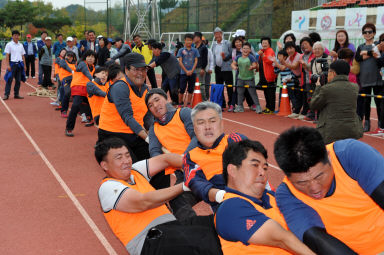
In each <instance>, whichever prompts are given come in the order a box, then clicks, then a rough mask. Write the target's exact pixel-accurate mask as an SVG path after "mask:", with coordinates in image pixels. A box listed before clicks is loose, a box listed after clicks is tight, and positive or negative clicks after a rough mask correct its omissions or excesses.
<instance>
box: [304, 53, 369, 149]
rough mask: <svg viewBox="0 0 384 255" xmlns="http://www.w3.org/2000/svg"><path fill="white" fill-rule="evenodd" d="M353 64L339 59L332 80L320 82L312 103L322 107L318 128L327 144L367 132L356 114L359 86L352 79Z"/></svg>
mask: <svg viewBox="0 0 384 255" xmlns="http://www.w3.org/2000/svg"><path fill="white" fill-rule="evenodd" d="M349 71H350V66H349V64H348V63H347V62H346V61H344V60H336V61H335V62H333V63H332V64H331V65H330V68H329V71H328V83H327V84H325V85H323V86H322V85H321V84H320V78H318V80H317V82H316V89H315V92H314V94H313V97H312V100H311V102H310V104H309V107H310V109H311V110H312V111H319V112H320V116H319V121H318V123H317V129H318V130H319V132H320V133H321V135H322V136H323V138H324V142H325V143H326V144H328V143H331V142H334V141H336V140H341V139H346V138H354V139H359V138H361V137H362V136H363V130H362V125H361V122H360V120H359V118H358V116H357V114H356V108H357V96H358V93H359V87H358V85H357V84H356V83H351V82H349V81H348V74H349Z"/></svg>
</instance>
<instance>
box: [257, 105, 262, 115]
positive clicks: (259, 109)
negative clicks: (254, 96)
mask: <svg viewBox="0 0 384 255" xmlns="http://www.w3.org/2000/svg"><path fill="white" fill-rule="evenodd" d="M262 112H263V110H262V109H261V106H260V105H256V113H258V114H261V113H262Z"/></svg>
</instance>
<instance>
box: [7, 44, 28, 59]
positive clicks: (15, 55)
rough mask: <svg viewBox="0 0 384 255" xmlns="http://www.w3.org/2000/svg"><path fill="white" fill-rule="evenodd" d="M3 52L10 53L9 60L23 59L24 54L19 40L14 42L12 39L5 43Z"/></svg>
mask: <svg viewBox="0 0 384 255" xmlns="http://www.w3.org/2000/svg"><path fill="white" fill-rule="evenodd" d="M4 52H5V53H8V54H10V55H11V62H21V61H23V56H24V54H25V50H24V47H23V45H22V44H21V43H20V42H18V43H15V42H14V41H13V40H12V41H10V42H9V43H7V45H6V46H5V50H4Z"/></svg>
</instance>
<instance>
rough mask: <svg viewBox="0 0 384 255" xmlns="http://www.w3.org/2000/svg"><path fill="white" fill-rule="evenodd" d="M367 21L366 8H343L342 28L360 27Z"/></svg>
mask: <svg viewBox="0 0 384 255" xmlns="http://www.w3.org/2000/svg"><path fill="white" fill-rule="evenodd" d="M366 21H367V8H348V9H345V24H344V28H345V30H347V31H348V29H361V28H362V27H363V26H364V24H365V23H366Z"/></svg>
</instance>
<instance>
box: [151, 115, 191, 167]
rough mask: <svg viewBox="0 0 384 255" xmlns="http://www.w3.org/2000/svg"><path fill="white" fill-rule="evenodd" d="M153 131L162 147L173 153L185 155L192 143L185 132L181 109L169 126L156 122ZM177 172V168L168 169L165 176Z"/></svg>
mask: <svg viewBox="0 0 384 255" xmlns="http://www.w3.org/2000/svg"><path fill="white" fill-rule="evenodd" d="M153 130H154V131H155V134H156V137H157V139H158V140H159V142H160V143H161V145H162V146H164V147H165V148H166V149H167V150H169V151H170V152H172V153H177V154H183V153H184V152H185V150H186V149H187V147H188V145H189V143H190V142H191V137H190V136H189V135H188V133H187V131H186V130H185V127H184V123H183V121H182V120H181V118H180V109H177V110H176V112H175V114H174V115H173V117H172V120H171V121H170V122H168V124H166V125H160V124H159V123H158V122H155V123H154V125H153ZM175 170H176V168H167V169H165V174H171V173H173V172H175Z"/></svg>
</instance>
